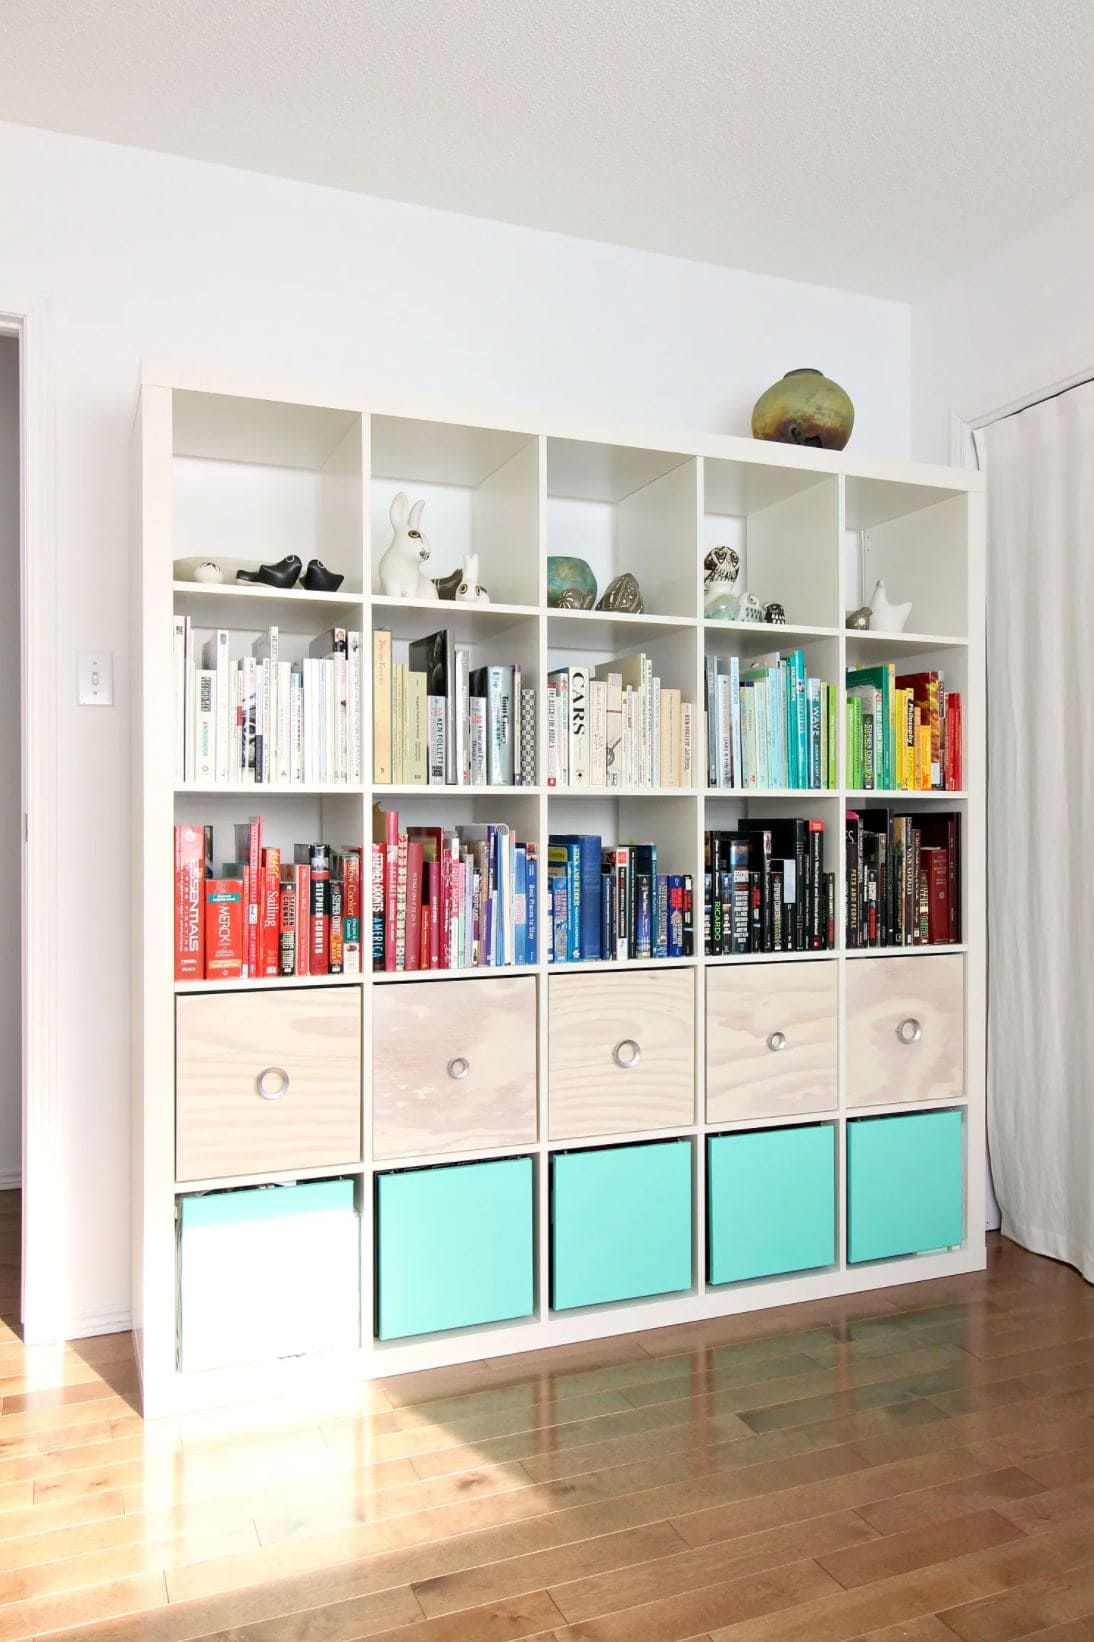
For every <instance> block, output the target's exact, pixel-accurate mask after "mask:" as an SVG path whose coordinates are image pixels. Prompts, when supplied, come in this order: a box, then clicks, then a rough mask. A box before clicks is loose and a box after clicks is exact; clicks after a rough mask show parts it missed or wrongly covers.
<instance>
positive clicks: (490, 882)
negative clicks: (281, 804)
mask: <svg viewBox="0 0 1094 1642" xmlns="http://www.w3.org/2000/svg"><path fill="white" fill-rule="evenodd" d="M372 825H373V844H372V859H371V880H370V891H371V899H372V967H373V969H378V970H386V971H387V972H388V973H398V972H402V971H406V972H410V971H414V970H422V969H484V968H486V969H489V968H502V967H505V966H509V965H519V964H534V963H535V962H536V919H537V917H538V908H539V859H538V851H537V847H536V845H535V844H534V843H522V842H521V841H520V840H518V839H517V838H515V837H514V836H513V833H512V830H511V829H510V828H509V827H508V826H506V825H505V824H504V823H503V822H483V823H481V824H478V823H476V824H473V825H472V824H466V825H461V826H458V827H455V828H453V829H452V830H447V829H445V828H444V827H400V824H399V812H398V811H397V810H384V809H381V808H380V807H379V806H377V807H376V808H375V809H374V810H373V812H372Z"/></svg>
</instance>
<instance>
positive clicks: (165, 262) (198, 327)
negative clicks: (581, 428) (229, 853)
mask: <svg viewBox="0 0 1094 1642" xmlns="http://www.w3.org/2000/svg"><path fill="white" fill-rule="evenodd" d="M0 222H2V223H3V233H2V235H0V289H2V288H3V287H4V286H5V285H12V284H14V285H17V286H24V287H29V288H31V289H34V290H37V291H40V292H42V293H43V294H45V295H46V296H47V297H48V299H49V302H50V304H51V307H52V313H53V346H54V355H55V365H56V371H55V379H56V394H57V467H58V471H57V537H58V550H59V553H60V558H61V583H60V613H59V625H58V633H57V687H58V691H59V703H60V707H59V719H60V732H59V733H60V747H59V768H60V770H61V772H62V775H63V783H62V791H63V805H64V812H63V815H62V828H61V835H62V838H63V839H64V841H65V849H64V851H63V855H62V860H61V862H60V863H59V889H60V892H61V895H62V901H63V905H64V907H65V918H66V930H65V950H66V954H68V955H69V957H68V961H67V962H66V967H65V975H64V978H63V981H62V990H61V996H60V999H59V1004H60V1019H61V1022H62V1035H61V1043H60V1079H61V1091H60V1093H61V1102H62V1127H63V1132H64V1146H65V1153H64V1155H63V1156H62V1157H61V1158H60V1159H59V1160H58V1161H59V1166H60V1167H61V1168H62V1169H63V1171H64V1175H65V1180H66V1190H65V1193H64V1204H65V1222H66V1223H65V1226H64V1228H63V1231H62V1238H63V1245H64V1248H65V1251H66V1255H65V1260H64V1270H63V1273H62V1274H61V1280H62V1281H63V1283H64V1285H65V1289H66V1295H65V1297H64V1300H63V1315H64V1316H65V1317H66V1319H67V1325H68V1330H69V1332H75V1331H78V1330H87V1329H91V1328H95V1327H106V1326H109V1325H110V1324H111V1323H115V1324H116V1323H117V1322H119V1321H121V1320H122V1319H124V1318H125V1317H126V1316H127V1314H128V1309H129V1275H128V1274H129V1250H128V1243H129V1232H128V1226H129V1217H128V1213H127V1212H126V1209H125V1204H126V1202H127V1196H128V1161H127V1160H128V1115H127V1106H128V1098H129V1088H128V1085H129V1073H128V1033H129V1027H128V1020H127V1008H128V984H127V975H128V955H127V947H128V928H129V920H128V908H127V896H128V885H129V861H128V848H129V841H128V814H129V810H128V798H127V793H126V782H127V780H128V767H129V758H128V723H127V707H126V701H127V669H126V660H127V652H128V644H129V635H128V630H127V610H128V598H127V591H126V587H125V583H126V579H127V575H128V551H129V550H128V537H127V529H128V526H127V481H128V464H129V447H128V428H129V422H130V417H131V415H132V410H133V404H134V392H135V387H136V381H137V369H138V364H139V361H140V358H141V355H142V354H148V355H155V356H160V357H163V356H167V357H172V358H181V359H184V360H191V359H193V360H199V361H200V360H208V361H213V362H226V363H231V364H238V365H248V366H260V367H265V368H270V369H276V368H280V369H285V370H289V371H293V372H299V373H301V374H302V375H303V376H305V377H306V376H321V375H325V376H333V377H335V378H350V379H353V380H356V381H360V382H361V383H363V384H368V383H375V384H377V385H380V386H406V387H408V388H411V389H417V390H420V391H426V392H433V393H441V394H444V393H451V394H456V395H461V396H466V397H473V398H482V399H487V400H497V401H511V402H515V403H523V404H527V403H529V402H532V403H535V404H538V405H541V406H547V407H552V408H557V409H559V410H564V411H574V410H582V411H588V412H590V413H592V414H594V415H599V414H602V415H606V416H607V415H616V416H624V417H627V418H629V419H633V420H636V421H642V420H644V421H646V422H651V421H652V422H664V423H668V424H674V425H684V426H694V427H699V428H709V429H720V430H724V431H730V432H744V433H747V431H748V413H749V410H750V407H751V405H752V402H753V400H754V399H755V398H756V396H757V394H758V393H759V392H760V391H761V390H762V388H764V387H765V386H766V385H767V383H768V382H769V381H770V380H771V379H772V378H774V377H775V376H777V375H779V374H781V373H782V372H783V371H785V370H788V369H790V368H791V367H793V366H795V365H817V366H819V367H821V368H822V369H825V370H827V371H828V372H830V373H831V374H832V375H833V376H835V377H836V378H837V379H838V380H840V381H841V382H843V383H844V384H845V386H846V387H847V388H848V390H849V392H850V393H851V395H852V397H853V398H854V400H855V402H856V405H857V407H858V421H857V426H856V430H855V435H854V440H855V445H856V448H858V449H861V450H864V451H870V452H872V453H875V454H879V455H881V454H885V455H894V456H902V455H906V454H907V453H908V448H909V416H910V405H909V393H910V390H909V314H908V310H907V308H906V307H905V306H904V305H903V304H899V303H889V302H883V301H879V300H877V299H874V298H864V297H858V296H854V295H849V294H847V293H845V292H838V291H832V290H825V289H820V288H818V287H815V286H807V285H799V284H795V283H793V282H790V281H786V280H777V279H770V278H765V277H759V276H755V275H750V274H744V273H738V272H733V271H730V270H726V269H720V268H713V267H708V266H705V265H701V264H698V263H691V262H684V261H680V260H676V259H674V258H671V257H662V256H652V255H648V254H644V253H639V252H632V251H626V250H621V249H618V248H615V247H611V246H606V245H595V244H589V243H586V242H583V241H579V240H573V239H567V238H565V237H562V236H558V235H552V234H543V233H536V232H532V231H529V230H524V229H513V228H507V227H504V226H502V225H499V224H494V223H487V222H481V221H477V220H472V219H470V218H464V217H457V216H452V215H448V214H445V213H441V212H435V211H428V210H423V209H420V208H417V207H410V206H401V205H397V204H392V203H389V202H385V201H382V200H376V199H362V198H359V197H356V196H353V195H349V194H342V193H337V192H334V191H332V190H327V189H321V188H315V187H310V186H305V185H300V184H296V183H288V182H283V181H280V180H276V179H273V178H269V177H260V176H254V175H251V174H247V173H243V172H233V171H229V170H226V169H221V168H217V167H211V166H206V165H201V164H197V163H194V162H190V161H182V160H174V159H171V158H167V157H164V156H162V155H153V154H148V153H143V152H139V151H136V150H128V149H122V148H114V147H110V146H106V145H101V144H96V143H91V142H86V141H83V140H80V139H75V138H68V137H61V136H58V135H56V134H53V133H48V132H40V131H32V130H29V129H26V128H21V127H15V126H10V125H9V126H4V125H0ZM90 647H103V648H107V649H112V650H113V651H114V652H115V656H116V673H115V681H116V692H117V701H118V705H117V707H116V708H115V709H114V710H113V711H109V710H103V709H95V708H90V709H89V708H83V709H80V708H77V706H76V702H75V694H76V684H75V679H76V674H75V657H76V651H77V649H83V648H90ZM169 938H170V936H169V931H167V930H165V931H164V939H165V940H167V939H169ZM170 1098H171V1094H170V1090H168V1089H164V1090H163V1099H164V1100H165V1101H167V1100H170Z"/></svg>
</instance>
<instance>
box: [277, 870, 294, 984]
mask: <svg viewBox="0 0 1094 1642" xmlns="http://www.w3.org/2000/svg"><path fill="white" fill-rule="evenodd" d="M278 974H280V975H295V974H296V880H295V879H293V878H286V879H284V880H283V882H282V884H281V892H280V896H279V902H278Z"/></svg>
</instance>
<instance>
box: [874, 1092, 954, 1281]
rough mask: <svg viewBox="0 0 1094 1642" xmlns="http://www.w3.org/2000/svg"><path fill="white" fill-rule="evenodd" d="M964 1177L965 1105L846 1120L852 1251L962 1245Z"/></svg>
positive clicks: (888, 1253) (922, 1250)
mask: <svg viewBox="0 0 1094 1642" xmlns="http://www.w3.org/2000/svg"><path fill="white" fill-rule="evenodd" d="M964 1178H965V1167H964V1140H963V1136H962V1116H961V1113H960V1112H954V1111H949V1112H909V1113H907V1114H905V1115H901V1116H899V1117H867V1118H856V1119H855V1120H854V1121H853V1122H851V1123H849V1124H848V1125H847V1258H848V1259H849V1260H850V1261H851V1262H852V1264H854V1263H856V1262H861V1261H863V1260H891V1259H894V1258H896V1256H898V1255H902V1254H926V1253H929V1252H933V1251H934V1250H937V1249H947V1248H955V1247H957V1245H959V1244H960V1243H961V1242H962V1241H963V1240H964V1235H965V1206H964Z"/></svg>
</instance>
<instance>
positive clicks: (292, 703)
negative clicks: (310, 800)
mask: <svg viewBox="0 0 1094 1642" xmlns="http://www.w3.org/2000/svg"><path fill="white" fill-rule="evenodd" d="M304 768H305V765H304V675H303V672H302V671H301V669H300V668H299V667H294V668H293V669H292V671H291V674H290V676H289V781H290V783H291V784H292V785H293V786H296V787H299V786H301V785H302V784H303V782H304V780H305V775H304Z"/></svg>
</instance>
